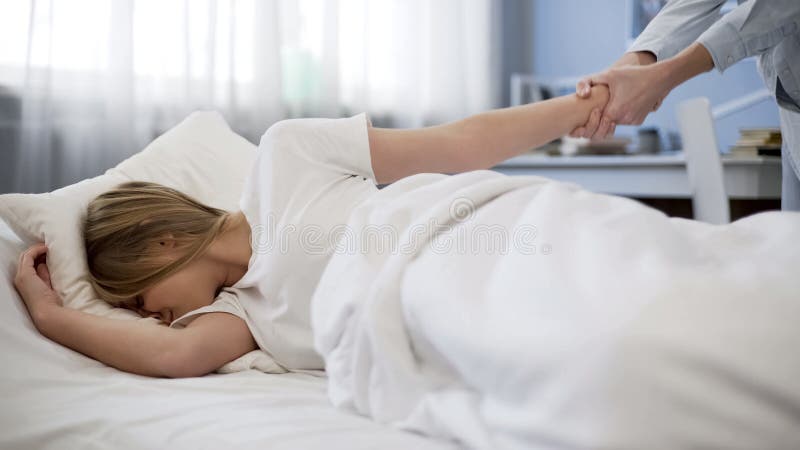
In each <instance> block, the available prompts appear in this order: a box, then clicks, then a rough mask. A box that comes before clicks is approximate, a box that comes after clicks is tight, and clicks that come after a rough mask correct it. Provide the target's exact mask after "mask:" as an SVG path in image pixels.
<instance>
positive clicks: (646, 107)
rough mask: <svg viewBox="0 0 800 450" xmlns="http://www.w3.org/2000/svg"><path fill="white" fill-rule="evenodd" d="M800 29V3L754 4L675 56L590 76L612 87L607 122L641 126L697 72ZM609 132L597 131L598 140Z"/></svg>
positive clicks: (771, 0)
mask: <svg viewBox="0 0 800 450" xmlns="http://www.w3.org/2000/svg"><path fill="white" fill-rule="evenodd" d="M798 29H800V2H797V1H796V0H750V1H748V2H745V3H743V4H741V5H739V6H738V7H736V8H735V9H734V10H733V11H731V12H730V13H728V14H726V15H725V16H723V17H722V18H720V19H719V20H717V21H716V22H715V23H714V24H713V25H711V26H710V27H709V28H708V30H706V31H704V32H703V33H702V34H701V35H700V36H699V37H698V38H697V41H696V42H695V43H694V44H692V45H690V46H689V47H687V48H686V49H684V50H683V51H681V52H680V53H678V54H677V55H675V56H673V57H671V58H667V59H664V60H661V61H659V62H658V63H656V64H653V65H650V66H647V67H619V68H612V69H609V70H606V71H605V72H602V73H600V74H596V75H593V76H592V77H590V84H596V83H602V84H606V85H608V86H609V88H610V90H611V99H610V100H609V102H608V105H607V106H606V108H605V110H604V111H603V119H602V121H603V123H605V122H614V123H618V124H635V125H638V124H641V123H642V122H643V121H644V118H645V117H646V116H647V114H648V113H649V112H650V111H652V110H655V109H656V108H657V107H658V106H659V105H660V103H661V100H662V99H663V98H664V97H666V95H667V94H669V92H670V91H671V90H672V89H674V88H675V87H676V86H678V85H679V84H681V83H683V82H684V81H686V80H688V79H690V78H692V77H694V76H696V75H697V74H699V73H702V72H705V71H708V70H711V69H712V68H713V67H716V68H717V69H718V70H720V71H724V70H725V69H727V68H728V67H730V65H732V64H735V63H736V62H738V61H739V60H741V59H742V58H745V57H748V56H753V55H756V54H759V53H761V52H763V51H765V50H767V49H769V48H770V47H772V46H774V45H776V44H777V43H778V42H780V41H781V40H783V39H784V38H786V36H789V35H791V34H794V33H796V32H797V30H798ZM604 131H605V130H604V129H603V126H602V124H601V126H600V127H599V128H598V130H597V132H596V133H595V137H602V136H603V135H604V134H603V132H604Z"/></svg>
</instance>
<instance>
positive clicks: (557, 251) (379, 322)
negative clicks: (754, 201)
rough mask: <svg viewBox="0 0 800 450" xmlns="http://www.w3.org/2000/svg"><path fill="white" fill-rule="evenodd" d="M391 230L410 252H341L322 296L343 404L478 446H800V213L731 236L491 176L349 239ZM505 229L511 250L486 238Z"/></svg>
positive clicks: (327, 353) (329, 365)
mask: <svg viewBox="0 0 800 450" xmlns="http://www.w3.org/2000/svg"><path fill="white" fill-rule="evenodd" d="M432 222H436V223H438V224H439V225H449V227H446V226H445V227H438V229H437V228H436V227H428V228H425V227H420V224H426V223H432ZM380 224H392V227H394V232H395V233H396V234H395V237H396V244H397V245H396V246H395V247H394V248H393V249H387V248H384V249H383V250H380V249H377V246H376V245H374V244H368V243H366V242H358V240H356V242H355V243H354V242H349V243H348V245H349V248H345V247H346V246H341V248H340V249H338V250H337V252H336V254H335V255H334V256H333V258H332V259H331V262H330V264H329V266H328V267H327V269H326V271H325V273H324V274H323V277H322V279H321V280H320V283H319V285H318V287H317V290H316V293H315V296H314V298H313V303H312V322H313V327H314V333H315V346H316V348H317V350H318V351H319V352H320V353H321V354H322V355H323V356H324V358H325V362H326V370H327V373H328V376H329V386H328V394H329V397H330V398H331V400H332V401H333V403H334V404H335V405H337V406H338V407H340V408H346V409H351V410H354V411H356V412H358V413H360V414H363V415H366V416H370V417H372V418H373V419H375V420H377V421H379V422H385V423H390V424H393V425H394V426H396V427H399V428H403V429H410V430H415V431H419V432H422V433H425V434H428V435H433V436H441V437H447V438H451V439H456V440H458V441H460V442H462V443H463V444H465V445H468V446H471V447H478V448H520V449H522V448H525V449H554V448H593V449H597V448H614V449H643V448H647V449H661V448H663V449H679V448H719V449H723V448H724V449H735V448H742V449H756V448H758V449H767V448H769V449H779V448H781V449H783V448H785V449H797V448H800V214H798V213H788V212H769V213H762V214H758V215H755V216H751V217H748V218H745V219H742V220H739V221H737V222H734V223H732V224H730V225H727V226H713V225H707V224H703V223H699V222H694V221H690V220H684V219H675V218H672V219H671V218H668V217H666V216H664V215H663V214H662V213H660V212H658V211H656V210H653V209H650V208H647V207H645V206H643V205H641V204H639V203H637V202H635V201H632V200H628V199H624V198H620V197H614V196H608V195H601V194H595V193H591V192H587V191H584V190H582V189H580V188H578V187H577V186H574V185H571V184H565V183H560V182H554V181H549V180H546V179H543V178H538V177H532V176H526V177H507V176H504V175H500V174H497V173H494V172H489V171H476V172H470V173H467V174H462V175H459V176H453V177H444V176H442V175H434V174H422V175H417V176H414V177H409V178H407V179H404V180H401V181H399V182H397V183H395V184H393V185H391V186H389V187H387V188H385V189H383V190H381V192H380V193H378V194H377V195H375V196H374V197H373V198H372V199H371V200H369V201H368V202H367V203H365V204H362V205H361V206H360V207H359V208H358V209H356V210H355V212H354V214H353V215H352V216H351V221H350V222H349V227H351V228H352V229H353V230H363V229H365V227H367V228H368V227H370V226H372V227H373V228H374V227H375V226H380ZM495 225H496V226H495ZM493 226H494V229H495V230H499V229H503V230H505V235H506V237H507V240H506V244H507V245H506V247H505V251H503V248H502V246H501V245H499V244H497V243H498V242H500V240H497V241H496V244H497V245H496V246H495V251H491V249H490V248H489V247H487V245H486V240H484V241H483V244H481V241H480V238H475V239H472V238H471V237H475V236H478V235H481V234H483V235H487V234H491V233H487V231H486V230H487V229H488V228H492V227H493ZM498 227H499V228H498ZM526 230H527V231H526ZM498 233H499V234H502V233H503V232H501V231H498ZM525 234H527V238H525V237H524V236H522V235H525ZM447 242H450V243H451V245H450V246H449V247H448V245H447ZM459 243H460V244H461V245H459ZM353 244H355V245H353ZM481 245H483V246H481Z"/></svg>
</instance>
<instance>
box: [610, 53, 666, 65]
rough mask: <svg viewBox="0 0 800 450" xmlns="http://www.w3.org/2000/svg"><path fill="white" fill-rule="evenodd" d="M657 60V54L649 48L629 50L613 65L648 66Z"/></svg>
mask: <svg viewBox="0 0 800 450" xmlns="http://www.w3.org/2000/svg"><path fill="white" fill-rule="evenodd" d="M655 62H656V55H655V54H654V53H653V52H650V51H647V50H639V51H634V52H627V53H625V54H623V55H622V57H620V58H619V59H618V60H617V61H616V62H615V63H614V64H613V65H612V67H621V66H647V65H650V64H653V63H655Z"/></svg>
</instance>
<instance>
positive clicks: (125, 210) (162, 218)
mask: <svg viewBox="0 0 800 450" xmlns="http://www.w3.org/2000/svg"><path fill="white" fill-rule="evenodd" d="M228 217H229V213H228V212H227V211H224V210H222V209H217V208H213V207H210V206H207V205H204V204H202V203H200V202H198V201H197V200H195V199H193V198H191V197H190V196H188V195H186V194H184V193H182V192H179V191H177V190H175V189H172V188H170V187H167V186H163V185H161V184H157V183H150V182H145V181H131V182H127V183H123V184H121V185H119V186H117V187H116V188H114V189H112V190H110V191H107V192H104V193H102V194H100V195H99V196H97V198H95V199H94V200H92V201H91V203H89V207H88V210H87V214H86V219H85V220H84V226H83V239H84V244H85V246H86V260H87V262H88V264H89V281H90V282H91V284H92V286H93V287H94V288H95V290H97V293H98V294H100V296H101V297H102V298H103V299H104V300H105V301H106V302H108V303H110V304H111V305H113V306H121V307H135V304H136V296H138V295H139V294H141V293H142V292H143V291H145V290H146V289H148V288H149V287H150V286H153V285H154V284H156V283H158V282H159V281H161V280H163V279H165V278H167V277H169V276H170V275H172V274H173V273H175V272H177V271H178V270H180V269H181V268H182V267H184V266H186V265H187V264H189V263H190V262H192V261H193V260H194V259H195V258H197V257H198V256H200V255H201V254H202V253H203V252H204V251H205V250H206V249H207V248H208V247H209V245H211V243H212V242H213V241H214V239H215V238H216V237H217V236H218V235H219V234H220V233H221V232H222V230H223V227H224V225H225V222H226V220H227V218H228ZM165 239H171V240H174V243H175V246H174V247H173V250H177V252H176V253H177V254H178V255H179V256H178V257H177V258H171V259H172V260H169V259H167V258H165V252H164V251H163V250H162V247H161V246H160V245H159V244H162V245H163V242H164V240H165Z"/></svg>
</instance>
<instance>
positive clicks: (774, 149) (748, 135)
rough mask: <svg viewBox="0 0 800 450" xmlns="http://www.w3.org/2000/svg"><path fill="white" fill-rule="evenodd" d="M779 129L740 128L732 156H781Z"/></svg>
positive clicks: (732, 148)
mask: <svg viewBox="0 0 800 450" xmlns="http://www.w3.org/2000/svg"><path fill="white" fill-rule="evenodd" d="M781 142H782V140H781V130H780V128H742V129H740V130H739V141H738V142H736V145H734V146H733V147H731V155H732V156H744V157H748V156H765V155H767V156H781Z"/></svg>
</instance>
